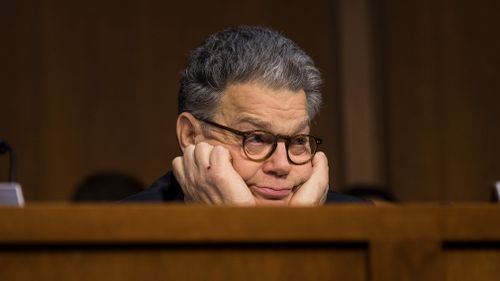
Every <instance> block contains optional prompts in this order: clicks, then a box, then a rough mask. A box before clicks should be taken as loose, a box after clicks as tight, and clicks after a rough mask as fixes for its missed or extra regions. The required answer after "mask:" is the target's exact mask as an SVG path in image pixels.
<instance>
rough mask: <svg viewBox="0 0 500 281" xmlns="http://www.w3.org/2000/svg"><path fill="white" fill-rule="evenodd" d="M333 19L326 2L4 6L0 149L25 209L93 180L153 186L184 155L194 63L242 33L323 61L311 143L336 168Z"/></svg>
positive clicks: (0, 162)
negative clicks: (195, 54) (106, 176)
mask: <svg viewBox="0 0 500 281" xmlns="http://www.w3.org/2000/svg"><path fill="white" fill-rule="evenodd" d="M335 12H336V11H335V1H333V2H332V1H326V0H314V1H307V3H306V2H304V1H273V2H269V1H249V0H245V1H238V2H235V1H218V2H217V3H213V2H210V1H177V2H171V1H170V2H169V1H127V2H123V1H116V0H112V1H105V2H102V1H83V0H82V1H70V2H68V1H59V0H54V1H43V2H39V1H6V3H2V7H1V8H0V28H1V29H0V30H1V33H0V41H1V42H2V44H0V56H1V58H2V60H1V69H2V75H0V84H1V85H2V86H1V88H0V95H1V101H0V103H1V108H0V120H1V123H0V137H2V138H5V139H7V140H9V142H10V143H11V144H12V146H13V147H15V148H16V150H17V152H18V158H19V167H18V171H19V173H18V181H19V182H20V183H21V184H22V185H23V187H24V191H25V194H26V197H27V199H28V200H61V199H67V198H69V196H70V194H71V193H72V192H73V190H74V188H75V186H76V184H77V183H78V181H79V180H81V179H82V178H83V177H85V176H87V175H88V174H90V173H92V172H94V171H101V170H121V171H124V172H128V173H131V174H133V175H136V176H138V177H139V178H140V179H141V180H142V181H143V182H145V183H151V182H153V181H154V180H155V179H156V178H158V177H159V176H161V175H162V174H163V173H164V172H165V171H166V170H167V169H169V167H170V162H171V160H172V159H173V157H175V156H176V155H178V154H179V149H178V146H177V141H176V138H175V136H174V133H175V131H174V125H175V118H176V107H177V106H176V103H177V91H178V81H179V77H180V75H179V72H180V71H181V69H182V68H183V66H184V64H185V60H186V57H187V55H188V53H189V51H190V50H191V49H192V48H194V47H196V46H197V45H198V44H199V43H200V42H201V40H203V39H204V38H205V37H206V36H208V35H209V34H211V33H213V32H215V31H219V30H221V29H223V28H226V27H228V26H235V25H242V24H246V25H266V26H270V27H272V28H275V29H277V30H280V31H283V32H284V33H285V34H286V35H287V36H289V37H291V38H292V39H294V40H295V41H297V42H298V43H299V45H301V46H302V47H303V48H304V49H305V50H307V52H309V53H310V54H311V56H312V57H313V58H314V59H315V61H316V62H317V64H318V67H319V68H320V69H321V70H322V72H323V76H324V78H325V80H326V84H325V87H324V88H323V92H324V97H325V106H324V108H323V112H322V113H321V115H320V116H319V118H318V120H317V122H316V123H315V126H316V128H315V129H314V131H315V132H320V135H321V137H322V138H323V139H324V140H325V145H324V146H322V149H323V150H325V151H326V153H327V154H328V156H329V158H330V159H331V162H334V161H333V160H334V159H337V158H336V157H337V155H338V153H334V151H335V149H337V151H338V147H337V146H338V143H337V142H336V140H337V139H338V138H337V137H336V134H338V131H336V130H337V128H336V126H335V122H332V120H336V119H335V118H334V117H335V115H336V110H337V108H336V104H335V103H334V102H333V101H334V100H335V97H334V93H335V87H336V86H335V79H336V75H335V73H336V55H335V54H336V53H335V52H334V51H332V50H335V48H336V17H335ZM4 73H5V74H4ZM2 158H4V157H2ZM7 162H8V161H7V159H6V158H5V161H4V159H0V173H1V174H0V181H1V180H6V179H7V171H8V169H7ZM335 162H337V161H335ZM4 171H5V172H4ZM4 174H5V176H4ZM331 175H332V177H333V170H332V173H331ZM332 182H333V180H332Z"/></svg>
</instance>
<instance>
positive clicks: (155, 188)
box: [123, 171, 368, 203]
mask: <svg viewBox="0 0 500 281" xmlns="http://www.w3.org/2000/svg"><path fill="white" fill-rule="evenodd" d="M123 201H126V202H130V201H139V202H144V201H150V202H151V201H152V202H162V201H170V202H184V193H183V192H182V188H181V186H180V185H179V183H178V182H177V180H176V179H175V176H174V174H173V173H172V171H169V172H168V173H167V174H165V175H164V176H163V177H161V178H159V179H158V180H157V181H156V182H154V183H153V185H151V187H150V188H148V189H146V190H144V191H142V192H140V193H137V194H135V195H132V196H130V197H128V198H126V199H125V200H123ZM326 203H368V201H366V200H363V199H360V198H356V197H352V196H348V195H344V194H340V193H337V192H333V191H328V195H327V198H326Z"/></svg>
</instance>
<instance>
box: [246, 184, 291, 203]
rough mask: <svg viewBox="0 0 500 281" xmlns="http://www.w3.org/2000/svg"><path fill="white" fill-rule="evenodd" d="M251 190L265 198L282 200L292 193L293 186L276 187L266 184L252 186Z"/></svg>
mask: <svg viewBox="0 0 500 281" xmlns="http://www.w3.org/2000/svg"><path fill="white" fill-rule="evenodd" d="M251 190H252V191H253V192H254V193H256V194H257V195H259V196H260V197H263V198H265V199H272V200H280V199H285V198H287V197H288V196H289V195H290V193H292V191H293V189H292V188H275V187H265V186H255V185H253V186H251Z"/></svg>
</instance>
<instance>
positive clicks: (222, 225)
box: [0, 204, 500, 281]
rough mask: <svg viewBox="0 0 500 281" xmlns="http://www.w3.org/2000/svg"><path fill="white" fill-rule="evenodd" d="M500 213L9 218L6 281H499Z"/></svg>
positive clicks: (138, 212) (446, 210)
mask: <svg viewBox="0 0 500 281" xmlns="http://www.w3.org/2000/svg"><path fill="white" fill-rule="evenodd" d="M499 211H500V206H496V205H487V204H484V205H479V204H472V205H444V206H438V205H394V206H385V207H376V206H373V205H359V204H354V205H349V204H346V205H336V206H325V207H322V208H235V207H232V208H231V207H208V206H194V205H193V206H189V207H187V206H184V205H167V204H157V205H152V204H142V205H140V204H114V205H97V204H96V205H70V204H66V205H64V204H58V205H55V204H35V205H33V204H31V205H28V206H27V207H26V208H0V263H1V264H2V265H4V267H3V269H2V270H1V271H0V279H1V280H12V281H14V280H33V278H35V279H37V280H54V279H56V280H57V279H60V280H95V279H106V280H143V279H148V280H150V279H158V278H163V279H165V278H166V279H173V280H179V279H182V280H221V279H224V280H225V279H231V280H262V279H265V280H372V281H379V280H380V281H392V280H394V281H402V280H413V281H416V280H421V281H434V280H436V281H442V280H450V281H451V280H475V281H476V280H477V281H481V280H496V279H497V277H498V273H499V271H498V261H499V257H500V255H499V253H500V227H499V225H498V223H495V222H497V221H499V220H500V212H499Z"/></svg>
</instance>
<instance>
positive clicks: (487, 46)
mask: <svg viewBox="0 0 500 281" xmlns="http://www.w3.org/2000/svg"><path fill="white" fill-rule="evenodd" d="M381 11H382V15H381V19H382V24H381V34H382V39H381V46H380V48H381V52H382V64H383V69H384V71H383V72H382V73H381V75H380V77H381V79H382V81H383V85H384V92H385V103H384V104H385V107H386V117H385V119H386V122H387V132H386V133H387V137H386V139H387V144H386V145H387V151H388V157H387V158H388V160H389V161H388V165H389V169H388V170H389V185H390V186H391V187H392V189H393V191H394V192H395V193H396V195H397V196H398V197H400V198H401V199H403V200H412V201H413V200H417V201H424V200H432V201H471V200H472V201H474V200H482V201H487V200H488V199H489V196H490V192H491V186H492V183H493V181H494V180H495V179H498V178H500V162H499V161H498V159H500V147H499V145H498V144H499V143H500V130H498V120H499V119H498V104H500V79H498V77H499V73H500V53H499V52H498V50H499V49H500V36H499V33H498V28H497V27H498V26H499V25H500V4H499V2H498V1H479V2H474V1H447V0H440V1H383V7H382V9H381Z"/></svg>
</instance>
